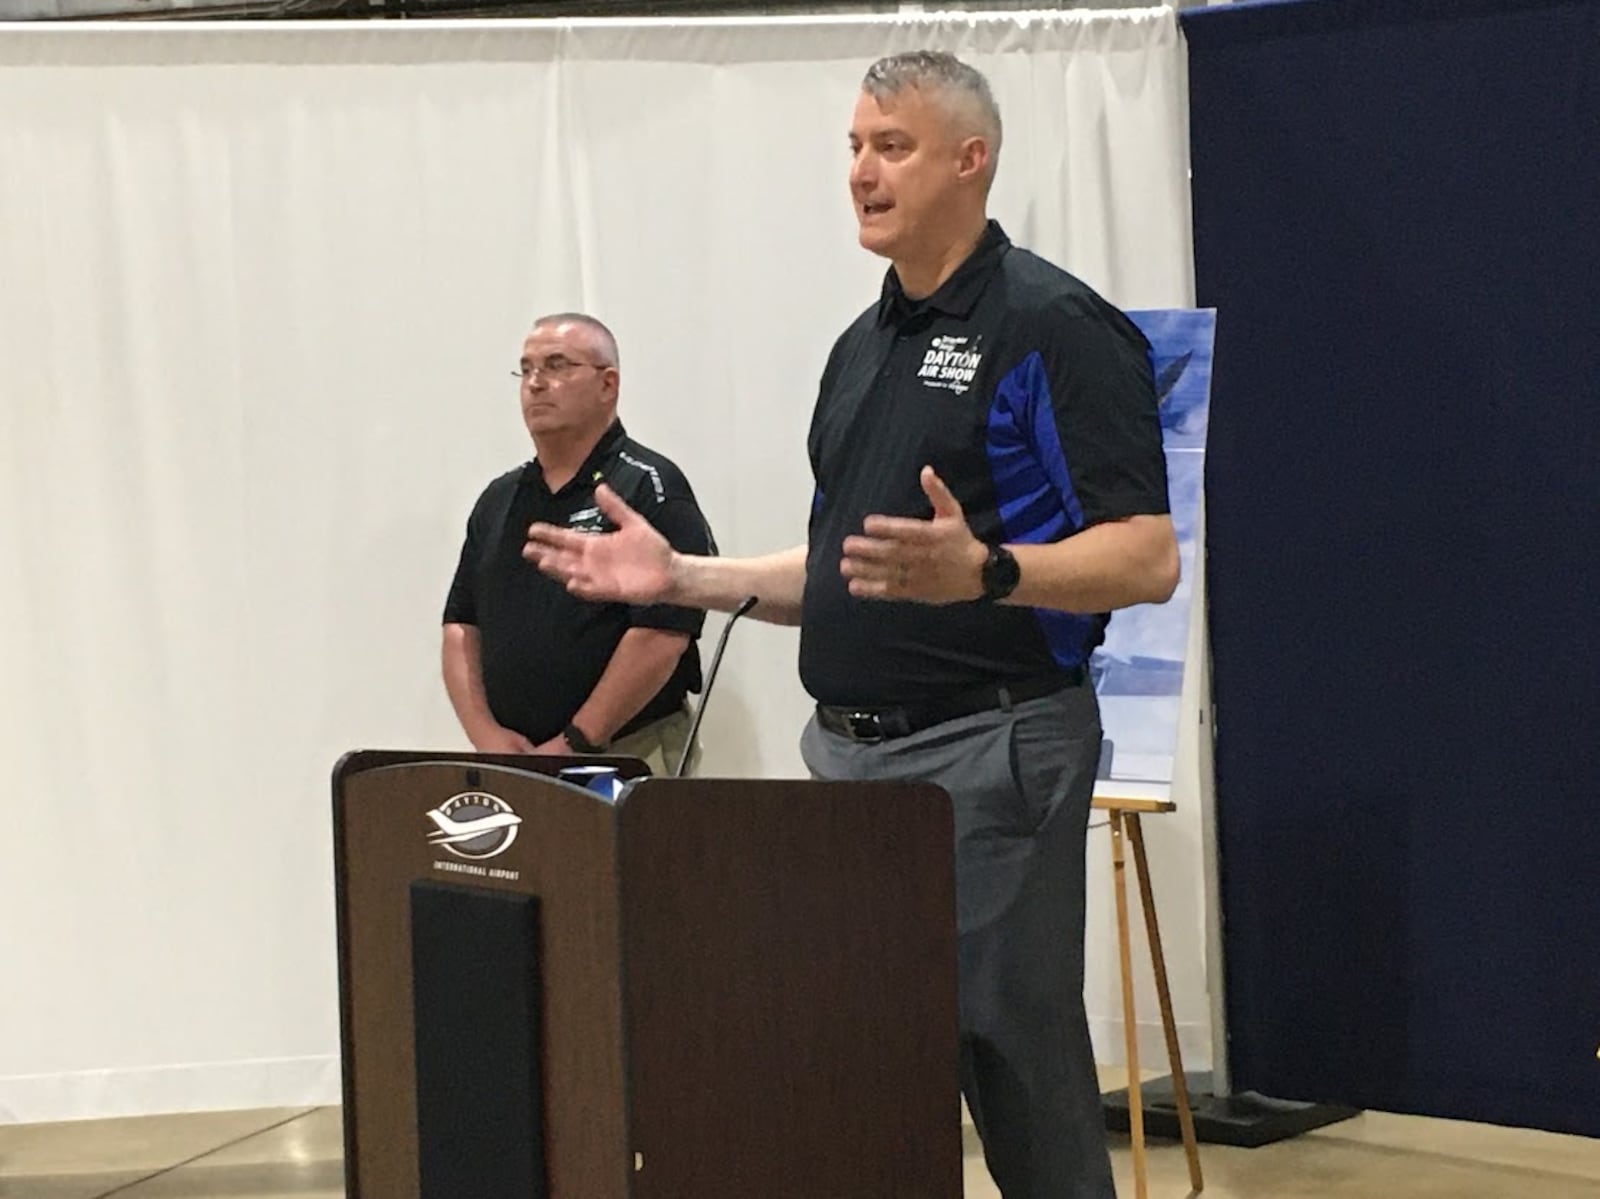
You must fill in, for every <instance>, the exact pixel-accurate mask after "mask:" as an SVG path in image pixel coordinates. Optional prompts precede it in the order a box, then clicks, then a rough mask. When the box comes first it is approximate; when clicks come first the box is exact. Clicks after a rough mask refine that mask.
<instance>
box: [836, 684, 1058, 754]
mask: <svg viewBox="0 0 1600 1199" xmlns="http://www.w3.org/2000/svg"><path fill="white" fill-rule="evenodd" d="M1086 678H1087V672H1086V671H1085V670H1084V669H1083V667H1081V666H1078V667H1075V668H1073V669H1072V670H1066V671H1061V672H1059V673H1056V674H1046V675H1040V676H1038V677H1037V678H1031V679H1022V680H1020V681H1018V682H1015V683H1005V684H1002V685H997V686H992V687H979V688H978V689H976V690H974V691H964V692H962V693H961V694H960V695H951V696H946V697H945V698H943V699H936V700H929V701H928V702H927V703H925V704H908V705H906V706H905V707H902V708H841V707H836V706H834V705H832V704H818V705H817V723H818V724H820V725H821V726H822V727H823V728H825V729H827V730H828V731H829V732H830V733H838V734H839V736H841V737H848V738H850V740H852V741H859V742H862V743H863V744H866V745H874V744H876V743H877V742H879V741H888V740H891V739H893V738H895V737H909V736H910V735H911V734H912V733H916V732H921V731H922V730H923V729H928V728H932V727H933V726H934V725H936V724H943V723H944V722H945V721H947V720H955V719H956V718H957V717H961V716H971V715H973V714H974V713H977V712H989V711H993V710H994V709H996V708H1002V709H1005V710H1007V711H1009V710H1010V709H1011V708H1012V707H1013V706H1014V705H1016V704H1021V703H1026V702H1027V701H1028V700H1030V699H1039V698H1041V697H1042V696H1046V695H1054V694H1055V693H1056V692H1057V691H1064V690H1066V689H1067V688H1068V687H1081V686H1082V685H1083V683H1084V680H1085V679H1086Z"/></svg>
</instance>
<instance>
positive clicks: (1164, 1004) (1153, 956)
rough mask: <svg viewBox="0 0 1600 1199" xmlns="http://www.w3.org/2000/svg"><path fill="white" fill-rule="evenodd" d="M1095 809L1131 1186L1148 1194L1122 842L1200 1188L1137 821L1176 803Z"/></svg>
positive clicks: (1102, 801) (1137, 802)
mask: <svg viewBox="0 0 1600 1199" xmlns="http://www.w3.org/2000/svg"><path fill="white" fill-rule="evenodd" d="M1093 806H1094V808H1095V810H1096V811H1100V812H1105V813H1106V814H1107V815H1108V816H1109V818H1110V823H1111V874H1112V885H1113V888H1114V890H1115V891H1116V900H1117V949H1118V955H1119V958H1120V961H1121V967H1122V1023H1123V1030H1124V1033H1125V1036H1126V1038H1127V1054H1128V1132H1129V1137H1130V1139H1131V1141H1132V1146H1133V1186H1134V1195H1135V1199H1148V1197H1149V1193H1150V1191H1149V1177H1148V1167H1147V1165H1146V1162H1145V1152H1144V1106H1143V1103H1142V1088H1141V1085H1140V1081H1139V1038H1138V1025H1137V1022H1136V1021H1135V1019H1134V1009H1133V946H1132V942H1131V939H1130V936H1129V928H1128V883H1127V868H1126V867H1127V854H1126V850H1125V842H1126V843H1128V844H1131V845H1132V846H1133V867H1134V873H1135V875H1136V877H1137V878H1138V882H1139V899H1140V902H1141V904H1142V905H1143V907H1144V928H1145V933H1146V935H1147V938H1148V940H1149V942H1150V965H1151V966H1152V968H1153V969H1154V971H1155V978H1156V997H1157V999H1158V1000H1159V1001H1160V1004H1161V1029H1162V1031H1163V1032H1164V1033H1165V1034H1166V1038H1167V1061H1168V1064H1169V1065H1170V1067H1171V1069H1172V1089H1173V1095H1174V1097H1175V1098H1176V1100H1177V1105H1178V1124H1179V1126H1180V1128H1181V1129H1182V1130H1183V1150H1184V1153H1185V1155H1186V1156H1187V1157H1188V1159H1189V1185H1190V1187H1191V1188H1192V1191H1191V1193H1195V1194H1197V1193H1199V1192H1200V1191H1202V1190H1204V1189H1205V1180H1204V1179H1203V1178H1202V1177H1201V1174H1200V1147H1199V1143H1198V1141H1197V1140H1196V1138H1195V1134H1194V1113H1193V1112H1192V1111H1191V1110H1190V1107H1189V1087H1188V1084H1187V1082H1186V1081H1185V1079H1184V1076H1183V1054H1182V1052H1181V1051H1180V1050H1179V1048H1178V1028H1177V1024H1176V1023H1175V1022H1174V1020H1173V1017H1172V992H1171V991H1170V990H1169V989H1168V987H1167V963H1166V958H1165V956H1164V955H1163V954H1162V952H1161V930H1160V927H1159V926H1158V925H1157V924H1156V902H1155V894H1154V892H1153V891H1152V890H1151V886H1150V863H1149V860H1148V859H1147V858H1146V857H1145V852H1144V830H1143V828H1142V827H1141V826H1140V824H1139V818H1140V816H1142V815H1144V814H1145V813H1146V812H1171V811H1174V810H1175V809H1176V808H1177V805H1176V804H1174V803H1172V802H1171V801H1170V800H1164V799H1123V798H1117V797H1114V796H1096V797H1095V799H1094V805H1093Z"/></svg>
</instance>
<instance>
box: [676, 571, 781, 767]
mask: <svg viewBox="0 0 1600 1199" xmlns="http://www.w3.org/2000/svg"><path fill="white" fill-rule="evenodd" d="M760 598H761V597H760V596H755V595H750V596H746V597H745V598H744V599H743V600H741V601H740V602H739V606H738V607H737V608H735V609H734V610H733V615H732V616H730V617H728V623H727V624H725V625H723V626H722V636H721V637H719V638H718V639H717V652H716V653H714V654H712V655H711V669H709V670H707V671H706V686H705V690H703V691H702V692H700V702H699V703H697V704H696V705H695V706H694V720H692V721H691V722H690V724H689V735H688V736H687V737H685V738H684V741H683V752H682V753H681V754H679V755H678V768H677V769H676V770H674V771H673V772H672V777H673V778H676V779H681V778H682V777H683V772H684V771H685V770H687V769H688V767H689V754H690V753H691V752H692V751H693V750H694V740H695V738H696V737H698V736H699V735H700V718H701V717H703V716H704V715H705V714H706V702H707V701H708V700H710V698H711V684H712V683H714V682H716V681H717V667H719V666H721V665H722V651H723V650H725V649H727V648H728V634H729V633H731V632H733V622H734V621H736V620H738V619H739V617H741V616H743V615H745V613H747V612H749V611H750V609H751V608H754V607H755V606H756V604H757V602H759V600H760Z"/></svg>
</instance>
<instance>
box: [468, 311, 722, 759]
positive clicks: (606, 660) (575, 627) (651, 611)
mask: <svg viewBox="0 0 1600 1199" xmlns="http://www.w3.org/2000/svg"><path fill="white" fill-rule="evenodd" d="M515 373H516V374H517V375H518V376H519V377H520V378H521V387H520V396H521V403H522V419H523V423H524V424H525V425H526V426H527V429H528V433H529V435H530V436H531V437H532V438H533V444H534V449H535V456H534V458H533V460H532V461H530V462H528V463H526V464H525V465H523V466H521V467H518V468H517V469H516V470H512V471H508V472H507V473H506V474H504V475H501V476H500V477H499V478H498V479H496V480H494V482H492V483H490V484H489V486H488V488H486V489H485V491H484V492H483V494H482V496H480V497H479V499H478V502H477V504H476V505H475V506H474V507H473V510H472V516H471V518H470V519H469V520H468V522H467V536H466V543H465V544H464V545H463V546H462V549H461V560H460V564H459V565H458V566H457V568H456V574H455V579H454V581H453V582H452V583H451V585H450V595H449V598H448V599H447V600H446V602H445V610H444V649H443V668H444V681H445V689H446V690H447V691H448V692H449V695H450V702H451V704H452V705H453V706H454V708H455V711H456V717H457V719H459V720H460V721H461V727H462V729H463V730H465V732H466V734H467V736H468V738H469V739H470V740H471V741H472V745H473V748H475V749H477V750H480V751H482V752H485V753H544V754H571V753H598V752H601V751H602V750H604V751H607V752H612V753H619V754H626V755H629V756H631V757H637V758H642V759H644V760H645V761H647V762H649V763H650V765H651V768H652V769H653V770H655V771H656V772H658V773H662V772H666V771H669V770H671V769H673V768H675V767H676V765H677V761H678V757H679V755H680V754H682V753H683V752H684V747H685V745H686V743H687V741H688V732H689V717H688V713H687V711H686V708H685V698H686V696H687V693H688V692H690V691H699V690H700V685H701V683H700V655H699V650H698V649H697V648H696V645H695V639H696V638H698V637H699V635H700V629H701V626H702V625H703V624H704V623H705V613H704V612H703V611H700V610H698V609H693V608H686V607H681V606H672V605H667V604H659V603H654V602H651V603H649V604H646V605H633V606H629V605H626V604H618V603H594V602H590V601H588V600H582V599H578V598H576V597H574V596H571V595H569V594H568V593H567V592H566V591H565V590H564V589H563V588H562V587H561V586H560V585H559V584H557V583H554V582H552V581H551V580H549V579H547V578H545V577H544V576H543V575H541V574H540V573H539V572H538V571H537V570H535V569H533V568H532V567H531V566H530V565H529V564H528V563H527V562H525V561H524V560H523V557H522V552H521V551H522V546H523V539H524V535H525V533H526V530H527V527H528V525H529V524H530V523H532V522H533V521H548V522H552V523H555V524H558V525H560V526H561V527H563V528H567V529H582V530H586V531H591V532H595V531H601V530H603V529H607V528H610V527H611V526H610V525H609V524H608V523H607V522H606V519H605V517H603V516H602V515H601V513H600V510H599V509H598V508H597V507H596V506H595V486H596V484H597V483H598V482H599V481H600V480H602V479H604V480H606V482H607V483H609V485H610V488H611V490H612V493H613V494H615V495H618V496H621V497H623V499H624V500H625V501H626V502H627V503H628V504H629V505H631V509H630V510H633V509H636V510H638V511H639V512H642V513H643V514H644V515H643V517H642V518H639V519H644V520H645V521H647V522H648V524H649V527H650V528H651V529H652V530H654V531H655V532H656V533H658V534H659V535H660V536H661V537H662V538H663V539H664V543H666V544H669V545H671V547H672V548H673V549H674V550H676V551H678V552H680V553H684V554H714V553H716V546H715V544H714V542H713V540H712V537H711V530H710V527H709V526H708V525H707V524H706V519H705V517H704V516H703V515H702V514H701V512H700V508H699V506H698V505H697V504H696V503H695V498H694V492H693V491H692V490H691V489H690V487H689V483H688V481H687V480H686V479H685V478H684V477H683V472H682V471H680V470H679V469H678V468H677V467H676V466H674V465H673V464H672V463H671V462H670V461H668V460H667V459H666V458H664V457H662V456H661V455H660V454H658V453H656V452H655V451H654V450H651V449H648V448H646V447H645V446H642V445H640V444H639V443H638V442H636V441H634V440H633V439H632V438H631V437H629V436H628V435H627V433H625V432H624V431H623V428H622V424H621V423H620V422H619V421H618V420H617V395H618V392H619V390H620V388H621V370H620V366H619V360H618V356H617V343H616V339H615V338H613V337H612V335H611V331H610V330H609V329H607V328H606V327H605V325H603V324H601V323H600V322H599V321H598V320H596V319H595V318H593V317H591V316H586V315H583V314H581V313H562V314H558V315H555V316H547V317H542V318H541V319H539V320H538V321H536V322H534V325H533V329H532V331H531V332H529V334H528V336H527V338H526V339H525V340H524V342H523V345H522V356H521V358H520V360H519V362H518V364H517V370H516V372H515ZM691 761H692V758H691Z"/></svg>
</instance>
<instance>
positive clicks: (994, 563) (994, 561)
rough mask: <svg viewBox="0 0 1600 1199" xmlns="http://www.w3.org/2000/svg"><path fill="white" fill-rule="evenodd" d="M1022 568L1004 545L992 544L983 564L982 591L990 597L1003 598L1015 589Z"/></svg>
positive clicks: (1020, 576)
mask: <svg viewBox="0 0 1600 1199" xmlns="http://www.w3.org/2000/svg"><path fill="white" fill-rule="evenodd" d="M1021 578H1022V568H1021V567H1019V566H1018V565H1017V560H1016V558H1014V557H1012V555H1011V551H1010V550H1008V549H1006V548H1005V547H1004V546H1001V545H997V546H993V547H991V548H990V550H989V560H988V561H987V562H986V563H984V566H983V592H984V594H985V595H986V596H988V597H989V598H990V599H1004V598H1005V597H1006V596H1008V595H1010V594H1011V593H1012V592H1013V591H1015V590H1016V589H1017V583H1018V582H1019V581H1020V580H1021Z"/></svg>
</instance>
